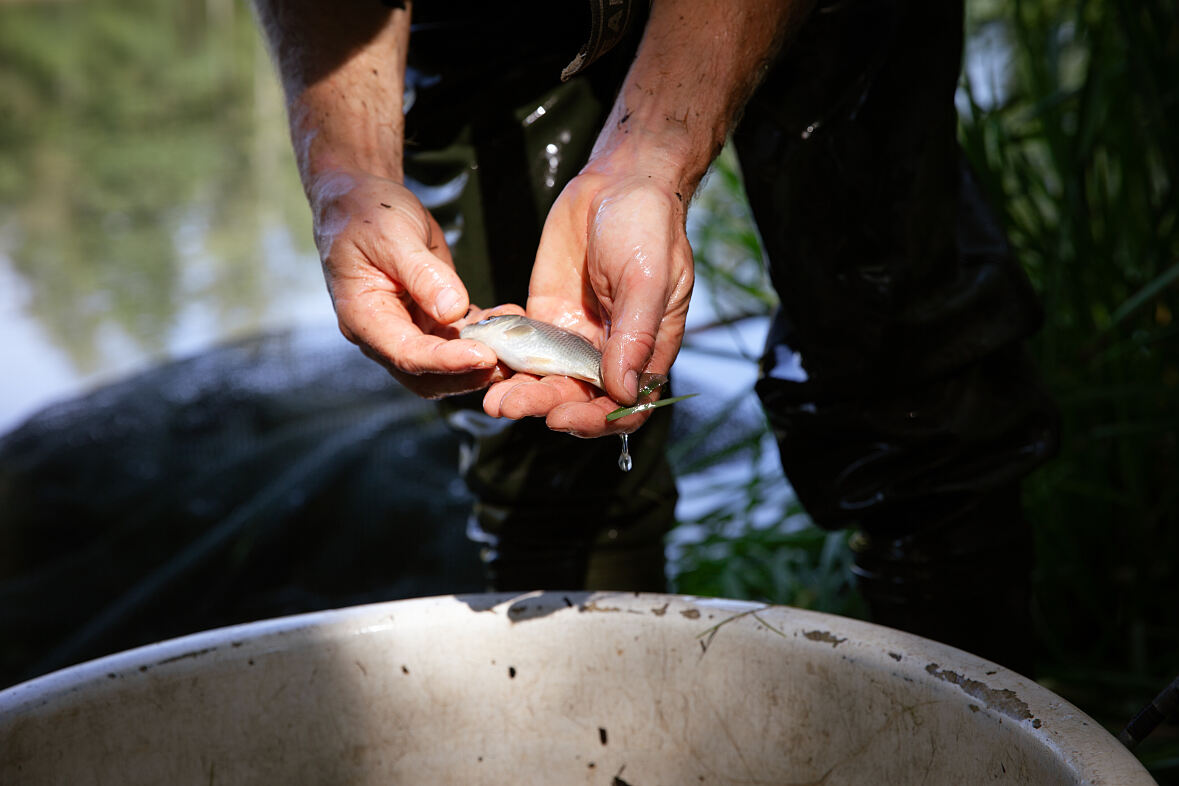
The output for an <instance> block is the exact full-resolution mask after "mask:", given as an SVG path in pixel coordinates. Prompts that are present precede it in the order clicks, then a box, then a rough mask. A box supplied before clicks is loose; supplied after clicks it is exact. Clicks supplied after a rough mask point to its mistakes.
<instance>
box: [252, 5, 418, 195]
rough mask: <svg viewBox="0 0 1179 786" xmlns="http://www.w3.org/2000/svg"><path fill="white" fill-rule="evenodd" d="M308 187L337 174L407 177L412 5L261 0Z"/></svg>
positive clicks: (260, 14)
mask: <svg viewBox="0 0 1179 786" xmlns="http://www.w3.org/2000/svg"><path fill="white" fill-rule="evenodd" d="M255 7H256V9H257V12H258V17H259V20H260V22H261V23H262V26H263V29H264V30H265V32H266V35H267V38H268V39H269V42H270V47H271V50H272V51H273V52H274V55H275V61H276V63H277V65H278V69H279V73H280V76H281V78H282V83H283V89H284V92H285V94H286V101H287V112H288V116H289V118H290V126H291V140H292V143H293V145H294V149H295V157H296V160H297V163H298V166H299V172H300V175H301V176H302V179H303V185H304V187H305V188H306V189H307V190H308V191H309V192H310V191H311V189H312V187H313V184H314V183H315V181H316V179H317V178H318V177H319V176H320V175H322V174H324V173H327V172H332V171H338V170H352V171H361V172H366V173H369V174H373V175H378V176H380V177H385V178H388V179H390V180H395V181H398V182H400V181H401V179H402V144H403V142H402V139H403V133H404V120H403V116H402V91H403V85H404V79H405V55H406V50H407V49H408V45H409V18H410V4H409V3H406V4H405V8H404V9H397V10H390V9H387V8H384V7H382V6H381V5H380V4H379V3H377V2H375V0H374V2H371V3H342V4H336V3H321V2H316V0H297V1H296V2H290V1H286V2H284V0H255Z"/></svg>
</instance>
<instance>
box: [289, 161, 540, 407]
mask: <svg viewBox="0 0 1179 786" xmlns="http://www.w3.org/2000/svg"><path fill="white" fill-rule="evenodd" d="M308 192H309V193H308V198H309V200H310V203H311V209H312V214H313V219H314V224H315V244H316V247H317V248H318V249H319V256H320V259H321V260H322V261H323V270H324V276H325V278H326V279H327V285H328V291H329V292H330V294H331V297H332V304H333V306H334V307H335V310H336V317H337V318H338V319H339V324H340V332H341V333H343V334H344V337H345V338H347V339H348V340H349V341H351V342H352V343H354V344H356V345H357V346H359V347H360V349H361V351H363V352H364V354H366V355H368V356H369V357H370V358H372V359H373V360H376V361H377V362H379V363H380V364H381V365H383V366H384V367H385V368H386V369H388V370H389V372H390V373H391V374H392V375H393V376H394V377H396V378H397V380H398V381H400V382H401V383H402V384H403V385H405V386H406V387H407V388H409V389H410V390H411V391H413V392H414V393H416V394H418V395H419V396H423V397H425V398H441V397H444V396H449V395H454V394H457V393H466V392H469V391H473V390H481V389H482V388H485V387H487V386H488V385H490V384H492V383H494V382H497V381H499V380H502V379H505V378H506V377H507V376H508V375H509V374H510V372H507V371H506V370H505V369H504V368H503V367H502V366H499V365H497V360H498V359H497V358H496V355H495V352H493V351H492V350H491V349H490V348H488V347H487V346H485V345H483V344H481V343H479V342H477V341H470V340H467V339H461V338H459V329H460V328H461V327H462V326H464V325H466V324H468V323H470V322H477V321H479V320H480V319H483V318H485V317H486V316H487V315H488V314H490V313H491V312H488V311H483V310H481V309H478V308H471V304H470V298H469V296H468V294H467V290H466V287H464V286H463V282H462V281H461V280H460V279H459V277H458V274H457V273H456V272H455V270H454V262H453V261H452V260H451V257H450V249H448V248H447V246H446V241H445V239H444V238H443V234H442V229H441V227H439V226H438V222H437V221H435V220H434V217H433V216H431V215H430V213H429V211H427V210H426V208H425V207H424V206H423V205H422V203H421V202H419V201H418V199H417V197H415V196H414V195H413V193H412V192H410V190H409V189H407V188H406V187H405V186H404V185H402V184H401V183H398V182H396V181H393V180H388V179H386V178H382V177H377V176H374V175H371V174H368V173H364V172H355V171H345V170H333V171H330V172H325V173H321V174H320V175H318V176H317V177H316V178H315V180H314V181H312V183H311V186H310V188H309V189H308ZM495 313H521V314H522V313H524V312H523V309H521V308H519V307H518V306H501V307H499V308H497V309H495Z"/></svg>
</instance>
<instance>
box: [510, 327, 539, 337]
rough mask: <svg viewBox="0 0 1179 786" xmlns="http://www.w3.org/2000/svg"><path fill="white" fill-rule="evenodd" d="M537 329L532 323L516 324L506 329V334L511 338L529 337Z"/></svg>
mask: <svg viewBox="0 0 1179 786" xmlns="http://www.w3.org/2000/svg"><path fill="white" fill-rule="evenodd" d="M535 331H536V328H534V327H532V325H516V326H515V327H510V328H508V329H507V330H505V331H504V335H505V336H507V337H509V338H528V337H529V336H531V335H532V334H533V333H534V332H535Z"/></svg>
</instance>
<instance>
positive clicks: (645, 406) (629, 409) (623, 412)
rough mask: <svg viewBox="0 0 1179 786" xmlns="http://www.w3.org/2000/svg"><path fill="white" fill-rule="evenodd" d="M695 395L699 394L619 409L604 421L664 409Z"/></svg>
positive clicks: (673, 397)
mask: <svg viewBox="0 0 1179 786" xmlns="http://www.w3.org/2000/svg"><path fill="white" fill-rule="evenodd" d="M695 395H699V394H697V393H689V394H687V395H686V396H672V397H671V398H661V399H659V400H658V401H648V402H646V403H644V404H638V405H636V406H633V407H619V408H618V409H616V410H614V411H613V412H611V413H610V414H609V415H607V416H606V420H607V421H614V420H618V419H619V418H624V417H626V416H627V415H633V414H635V413H636V412H646V411H647V410H649V409H657V408H659V407H666V406H669V405H671V404H674V403H676V402H677V401H683V400H684V399H686V398H691V397H692V396H695Z"/></svg>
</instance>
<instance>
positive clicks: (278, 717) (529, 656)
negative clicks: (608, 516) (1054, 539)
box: [0, 593, 1154, 786]
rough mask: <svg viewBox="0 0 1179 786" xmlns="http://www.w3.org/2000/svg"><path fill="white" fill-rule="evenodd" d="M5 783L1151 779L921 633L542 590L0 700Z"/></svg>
mask: <svg viewBox="0 0 1179 786" xmlns="http://www.w3.org/2000/svg"><path fill="white" fill-rule="evenodd" d="M0 783H3V784H21V785H22V786H40V785H41V784H71V785H72V784H120V785H122V784H201V786H207V784H435V783H461V784H506V783H511V784H528V783H546V784H577V783H592V784H613V786H619V785H620V784H629V785H630V786H650V785H651V784H695V783H706V784H717V783H733V784H736V783H740V784H818V783H822V784H827V786H832V785H833V784H872V786H881V784H918V783H924V784H971V783H988V784H989V783H1016V784H1036V786H1047V785H1048V784H1129V785H1136V784H1152V783H1154V781H1153V780H1152V779H1151V778H1150V776H1149V775H1148V774H1147V772H1146V771H1145V769H1144V768H1143V767H1142V766H1141V765H1140V764H1139V763H1138V761H1137V760H1136V759H1135V758H1134V757H1133V756H1132V755H1131V754H1130V753H1129V752H1128V751H1126V750H1125V749H1124V748H1122V747H1121V746H1120V745H1119V744H1118V742H1117V741H1116V740H1115V739H1114V738H1113V737H1112V736H1110V735H1109V734H1108V733H1107V732H1105V731H1104V730H1103V729H1102V728H1101V727H1100V726H1099V725H1098V724H1097V723H1095V722H1094V721H1093V720H1091V719H1090V718H1088V717H1086V716H1085V715H1084V714H1083V713H1081V712H1080V711H1079V710H1077V709H1076V708H1074V707H1072V706H1071V705H1069V704H1068V703H1066V702H1065V701H1063V700H1062V699H1060V698H1059V697H1057V696H1055V695H1054V694H1052V693H1050V692H1048V691H1047V690H1045V689H1044V688H1042V687H1040V686H1038V685H1036V684H1035V683H1034V682H1031V681H1030V680H1027V679H1024V678H1023V677H1020V676H1019V675H1017V674H1014V673H1012V672H1010V671H1007V670H1005V669H1002V668H1001V667H998V666H996V665H994V664H991V663H989V662H987V661H984V660H980V659H979V658H976V657H974V656H971V655H968V654H967V653H964V652H961V651H959V650H955V649H952V648H950V647H946V646H943V645H940V644H936V643H934V642H931V641H928V640H925V639H921V638H917V637H914V636H910V635H907V634H903V633H899V632H897V631H894V630H890V629H887V628H882V627H879V626H875V625H869V624H867V623H863V622H858V621H855V620H849V619H845V618H842V617H836V616H832V615H825V614H818V613H814V612H806V611H800V610H797V609H791V608H785V607H780V606H763V605H760V604H751V603H743V602H737V601H727V600H704V599H694V598H684V597H678V596H672V595H653V594H618V593H593V594H585V593H569V594H562V593H544V594H528V595H516V596H511V595H470V596H460V597H442V598H426V599H421V600H409V601H398V602H393V603H383V604H377V605H371V606H361V607H357V608H350V609H343V610H339V611H331V612H324V613H316V614H307V615H302V616H297V617H290V618H285V619H278V620H270V621H266V622H259V623H253V624H249V625H241V626H237V627H232V628H225V629H221V630H214V631H209V632H206V633H200V634H196V635H193V636H187V637H184V638H181V639H176V640H173V641H168V642H164V643H162V644H155V645H151V646H148V647H143V648H140V649H136V650H132V651H129V652H125V653H120V654H118V655H113V656H110V657H107V658H102V659H100V660H96V661H92V662H90V663H86V664H82V665H80V666H76V667H73V668H69V669H64V670H62V671H59V672H56V673H54V674H50V675H47V676H45V677H41V678H39V679H36V680H33V681H31V682H27V683H24V684H22V685H18V686H16V687H13V688H10V689H9V690H6V691H3V692H0Z"/></svg>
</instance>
